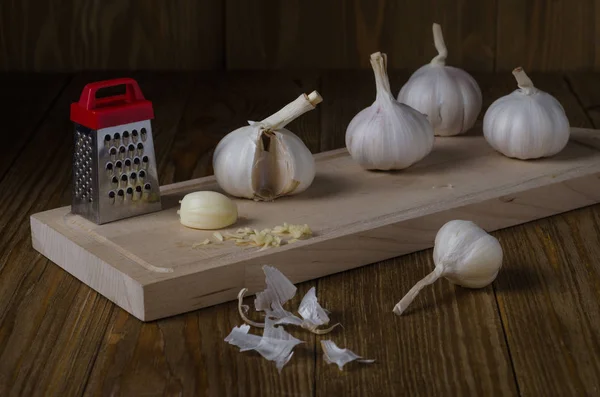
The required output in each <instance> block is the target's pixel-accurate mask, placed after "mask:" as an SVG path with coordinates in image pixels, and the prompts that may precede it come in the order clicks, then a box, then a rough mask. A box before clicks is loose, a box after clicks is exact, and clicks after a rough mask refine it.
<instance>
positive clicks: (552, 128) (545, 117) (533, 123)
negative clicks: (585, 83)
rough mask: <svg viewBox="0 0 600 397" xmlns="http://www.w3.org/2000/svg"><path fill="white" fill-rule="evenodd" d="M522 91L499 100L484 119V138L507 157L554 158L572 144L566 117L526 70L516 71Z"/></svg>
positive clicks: (554, 99) (558, 103)
mask: <svg viewBox="0 0 600 397" xmlns="http://www.w3.org/2000/svg"><path fill="white" fill-rule="evenodd" d="M512 73H513V75H514V76H515V78H516V80H517V84H518V86H519V89H517V90H515V91H513V92H512V93H510V94H509V95H506V96H503V97H502V98H500V99H497V100H496V101H495V102H494V103H492V105H491V106H490V107H489V109H488V110H487V112H485V116H484V118H483V135H484V136H485V139H486V140H487V141H488V143H489V144H490V145H491V146H492V147H493V148H494V149H496V150H497V151H499V152H500V153H502V154H504V155H505V156H507V157H513V158H518V159H521V160H528V159H536V158H540V157H548V156H553V155H555V154H557V153H558V152H560V151H561V150H562V149H563V148H564V147H565V146H566V145H567V142H568V141H569V135H570V128H569V120H568V119H567V115H566V114H565V111H564V109H563V107H562V105H561V104H560V102H558V101H557V100H556V98H554V97H553V96H552V95H550V94H548V93H546V92H544V91H542V90H540V89H538V88H536V87H534V85H533V83H532V82H531V79H530V78H529V77H528V76H527V75H526V74H525V71H524V70H523V68H521V67H518V68H516V69H515V70H513V72H512Z"/></svg>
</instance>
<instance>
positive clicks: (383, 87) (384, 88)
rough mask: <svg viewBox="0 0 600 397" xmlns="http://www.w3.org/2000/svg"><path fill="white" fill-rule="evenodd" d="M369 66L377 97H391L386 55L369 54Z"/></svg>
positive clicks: (379, 53)
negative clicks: (373, 74) (371, 69)
mask: <svg viewBox="0 0 600 397" xmlns="http://www.w3.org/2000/svg"><path fill="white" fill-rule="evenodd" d="M371 66H372V67H373V73H375V85H376V88H377V96H380V95H388V96H390V97H391V96H392V91H391V88H390V79H389V78H388V75H387V55H386V54H382V53H381V52H376V53H374V54H371ZM392 98H393V97H392Z"/></svg>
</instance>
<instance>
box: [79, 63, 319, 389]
mask: <svg viewBox="0 0 600 397" xmlns="http://www.w3.org/2000/svg"><path fill="white" fill-rule="evenodd" d="M314 89H318V79H317V78H316V77H315V76H314V75H313V74H310V73H309V74H301V75H299V74H293V73H291V74H287V73H284V74H278V73H262V72H261V73H252V74H249V73H232V74H227V75H224V74H214V73H211V74H202V75H200V76H199V78H198V80H197V82H196V84H195V86H194V88H193V94H192V96H191V98H190V100H189V102H188V103H187V105H186V106H185V110H184V114H183V117H182V120H181V122H180V124H179V130H178V132H177V135H176V141H175V143H174V145H173V147H172V149H171V153H170V155H169V156H170V157H169V164H168V165H167V167H166V170H165V172H163V173H162V174H161V176H162V178H164V179H163V182H162V183H164V181H169V182H172V181H174V180H186V179H188V178H191V177H194V178H196V177H201V176H205V175H207V174H210V173H211V171H212V169H211V166H210V163H211V161H210V156H211V152H212V149H213V147H214V145H216V143H217V142H218V140H219V139H221V138H222V137H223V136H224V135H225V134H226V133H228V132H230V131H232V130H234V129H236V128H238V127H240V126H242V125H244V124H245V123H246V122H247V120H248V119H250V120H258V119H261V118H263V117H266V116H268V115H270V114H271V113H273V112H274V111H276V110H278V109H279V108H280V107H282V106H284V105H285V104H287V103H289V102H290V101H292V100H293V99H295V98H296V97H297V96H298V95H300V93H302V92H310V91H312V90H314ZM318 125H319V110H318V108H317V109H316V110H313V111H311V112H309V113H307V114H305V115H303V116H302V117H301V118H299V119H297V120H296V121H294V122H293V123H291V124H290V125H289V128H290V130H292V131H294V132H295V133H297V134H298V135H299V136H300V137H302V138H303V139H304V141H305V142H306V144H307V145H308V147H309V148H311V149H318V146H317V144H318V141H319V136H318ZM314 285H315V282H314V281H311V282H308V283H303V284H301V285H299V286H298V287H299V289H298V292H297V295H296V297H295V298H294V300H293V301H292V302H291V303H290V308H291V307H297V305H298V304H299V302H300V300H301V298H302V296H303V295H304V294H305V293H306V292H307V291H308V289H309V288H310V287H312V286H314ZM236 293H237V292H236ZM252 302H253V298H247V299H246V303H247V304H249V305H252ZM240 324H241V321H240V319H239V315H238V313H237V307H236V304H235V303H225V304H222V305H217V306H213V307H210V308H207V309H206V310H199V311H194V312H192V313H188V314H185V315H182V316H176V317H171V318H167V319H163V320H159V321H156V322H153V323H147V324H144V323H141V322H140V321H139V320H137V319H135V318H134V317H132V316H129V315H127V314H125V313H124V312H123V311H120V310H118V311H115V314H114V315H113V318H112V319H111V321H110V326H109V328H108V329H107V333H106V336H105V337H104V340H103V342H102V346H101V348H100V353H99V355H98V359H97V360H96V362H95V364H94V368H93V371H92V373H91V376H90V380H89V383H88V386H87V388H86V395H107V394H108V395H110V394H113V393H114V394H117V395H131V394H132V393H133V394H142V395H144V394H149V395H161V394H171V393H173V394H178V393H181V395H183V396H204V395H206V396H224V395H225V396H255V395H272V396H281V395H290V396H312V395H313V394H314V388H313V381H314V355H315V350H314V345H315V344H314V341H315V338H314V336H312V335H310V334H307V333H305V332H301V331H300V332H298V331H297V330H296V331H293V332H292V334H293V335H295V336H296V337H298V338H299V339H301V340H304V341H305V342H306V343H305V344H304V345H303V346H302V347H299V348H298V349H297V351H296V353H295V354H294V357H293V358H292V360H291V361H290V363H288V365H286V367H285V368H284V370H283V372H282V375H278V373H277V370H276V369H275V366H274V365H273V364H272V363H271V362H267V361H266V360H264V359H263V358H262V357H261V356H259V355H258V354H255V353H240V352H239V351H238V349H237V348H235V347H233V346H230V345H228V344H226V343H225V342H224V341H223V339H224V338H225V337H226V336H227V335H228V334H229V332H230V331H231V329H232V328H233V327H234V326H236V325H240ZM115 363H118V364H117V365H115Z"/></svg>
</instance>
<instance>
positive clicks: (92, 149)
mask: <svg viewBox="0 0 600 397" xmlns="http://www.w3.org/2000/svg"><path fill="white" fill-rule="evenodd" d="M160 209H161V202H160V193H159V186H158V175H157V170H156V158H155V155H154V141H153V139H152V130H151V124H150V120H145V121H140V122H136V123H130V124H125V125H121V126H117V127H111V128H104V129H100V130H98V131H95V130H90V129H88V128H86V127H84V126H81V125H76V127H75V150H74V153H73V196H72V209H71V211H72V212H73V213H76V214H79V215H81V216H83V217H85V218H87V219H89V220H91V221H93V222H94V223H97V224H102V223H107V222H112V221H115V220H118V219H124V218H129V217H132V216H138V215H142V214H146V213H149V212H154V211H159V210H160Z"/></svg>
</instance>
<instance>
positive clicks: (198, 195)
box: [177, 191, 238, 230]
mask: <svg viewBox="0 0 600 397" xmlns="http://www.w3.org/2000/svg"><path fill="white" fill-rule="evenodd" d="M180 203H181V208H180V209H179V210H178V211H177V213H178V214H179V220H180V222H181V224H182V225H184V226H187V227H191V228H194V229H207V230H214V229H222V228H224V227H227V226H230V225H233V224H234V223H235V222H236V221H237V217H238V211H237V206H236V205H235V203H234V202H233V201H232V200H231V199H230V198H229V197H227V196H225V195H223V194H221V193H218V192H211V191H203V192H194V193H188V194H186V195H185V196H184V197H183V199H182V200H181V201H180Z"/></svg>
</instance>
